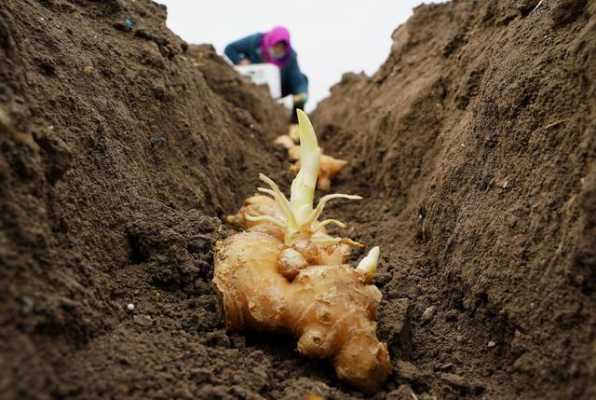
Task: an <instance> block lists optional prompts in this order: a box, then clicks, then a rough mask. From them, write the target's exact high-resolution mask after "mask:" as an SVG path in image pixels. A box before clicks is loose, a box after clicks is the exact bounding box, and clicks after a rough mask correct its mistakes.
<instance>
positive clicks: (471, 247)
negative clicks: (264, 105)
mask: <svg viewBox="0 0 596 400" xmlns="http://www.w3.org/2000/svg"><path fill="white" fill-rule="evenodd" d="M526 3H527V4H526V6H524V7H522V6H523V4H522V2H516V1H498V2H485V3H482V5H481V4H480V3H479V2H472V1H455V2H452V3H449V4H445V5H435V6H422V7H419V8H417V9H416V11H415V15H414V16H413V17H412V18H411V19H410V20H409V21H408V23H407V24H405V25H403V26H401V27H400V28H398V29H397V30H396V31H395V33H394V36H393V37H394V47H393V49H392V53H391V56H390V57H389V59H388V60H387V62H386V63H385V64H384V65H383V66H382V67H381V69H380V70H379V71H378V72H377V73H376V74H375V75H374V76H373V77H372V78H367V77H365V76H362V75H354V74H348V75H345V76H344V77H343V80H342V82H341V83H340V84H338V85H337V86H335V87H334V88H333V90H332V95H331V97H330V98H329V99H327V100H325V101H324V102H323V103H322V104H321V105H320V106H319V107H318V109H317V111H316V115H315V120H316V125H317V126H318V128H319V132H320V134H321V135H322V136H323V137H324V138H325V143H326V147H327V148H329V149H333V151H334V152H336V153H337V154H338V155H339V156H341V157H342V158H347V159H350V160H351V168H350V169H349V170H347V171H346V172H345V173H344V174H343V176H342V179H343V181H342V183H341V185H340V186H339V187H338V188H337V190H339V191H354V190H355V188H358V191H359V192H360V193H362V194H364V195H365V196H367V197H369V198H370V199H371V200H370V201H371V203H370V204H368V205H366V206H362V205H350V206H349V207H347V208H346V209H345V210H346V211H343V212H342V214H344V215H357V218H356V225H355V227H354V230H355V231H356V232H363V237H361V238H358V237H357V239H362V240H363V241H365V242H369V243H370V242H373V243H375V244H379V245H381V247H382V249H383V251H384V254H385V263H384V268H383V269H384V271H386V273H387V278H386V279H387V280H388V282H387V283H386V284H385V285H384V286H383V290H384V295H385V303H384V304H385V307H386V308H387V309H389V310H391V309H392V307H393V304H395V303H397V302H400V301H403V300H401V299H402V298H407V299H409V301H410V304H411V314H410V318H409V321H410V324H411V335H410V337H411V339H412V345H411V347H410V348H408V349H407V351H406V353H407V354H403V355H404V356H406V355H407V357H408V358H409V360H410V362H411V363H412V364H413V365H414V366H415V367H416V369H417V370H418V374H419V375H417V376H415V377H411V376H410V375H411V373H410V372H408V371H407V370H406V372H404V373H401V372H400V371H398V373H397V377H396V380H397V381H399V382H402V381H403V382H407V383H410V384H411V385H413V387H414V389H415V391H416V392H418V393H421V392H422V393H424V392H430V393H432V394H435V395H436V396H438V398H461V397H470V398H474V397H478V398H499V399H501V398H506V399H513V398H524V399H526V398H540V399H546V398H549V399H550V398H556V399H563V398H565V399H578V398H585V399H588V398H595V396H596V387H595V382H596V375H595V373H596V307H595V297H594V296H595V293H594V289H595V285H596V224H595V218H596V213H595V211H596V209H595V204H596V197H595V196H596V191H595V185H596V166H595V163H594V160H595V157H596V86H595V82H596V69H595V67H594V66H595V65H596V2H590V4H586V2H585V1H584V2H581V1H560V2H556V1H545V2H543V3H542V5H541V6H540V7H539V8H538V9H536V10H534V11H533V12H529V10H531V9H533V7H534V6H536V4H537V3H538V2H537V1H534V2H526ZM530 3H532V4H530ZM524 4H525V3H524ZM525 7H527V8H525ZM428 307H434V314H433V316H432V318H430V319H429V318H428V316H429V314H430V313H431V311H432V309H431V311H428V312H427V315H426V316H425V315H424V312H425V310H426V309H427V308H428ZM425 317H427V318H425ZM380 323H381V326H382V325H383V324H384V320H383V318H381V321H380ZM396 351H399V349H396ZM403 352H404V349H402V353H403ZM445 373H449V374H456V375H458V376H457V377H453V376H450V375H447V376H445V375H444V374H445Z"/></svg>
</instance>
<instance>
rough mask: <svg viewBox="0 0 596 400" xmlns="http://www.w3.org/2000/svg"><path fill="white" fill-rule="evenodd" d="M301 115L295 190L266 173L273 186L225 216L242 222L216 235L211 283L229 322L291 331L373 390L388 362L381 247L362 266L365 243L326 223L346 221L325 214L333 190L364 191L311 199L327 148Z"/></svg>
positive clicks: (310, 350)
mask: <svg viewBox="0 0 596 400" xmlns="http://www.w3.org/2000/svg"><path fill="white" fill-rule="evenodd" d="M298 118H299V123H300V144H301V146H300V165H301V168H300V171H299V172H298V174H297V175H296V178H295V179H294V180H293V181H292V185H291V190H290V192H291V195H290V199H289V200H288V199H287V198H286V196H285V195H284V194H283V193H282V192H281V190H280V188H279V187H278V186H277V185H276V184H275V182H273V181H272V180H271V179H269V178H268V177H266V176H265V175H262V174H261V176H260V178H261V180H262V181H263V182H264V183H265V184H267V187H263V188H259V189H258V190H259V192H260V194H257V195H255V196H252V197H250V198H249V199H247V200H246V202H245V204H244V206H243V207H242V208H241V209H240V211H239V212H238V213H237V214H236V215H233V216H230V217H228V221H229V222H232V223H235V224H238V225H240V226H242V227H244V228H245V229H246V231H245V232H242V233H238V234H234V235H232V236H230V237H228V238H227V239H225V240H223V241H220V242H218V243H217V245H216V252H215V274H214V279H213V280H214V284H215V287H216V289H217V291H218V292H219V294H220V296H221V298H222V303H223V310H224V314H225V320H226V326H227V328H228V329H229V330H234V331H242V330H258V331H271V332H286V333H289V334H291V335H293V336H294V337H296V338H297V339H298V345H297V347H298V351H299V352H300V353H301V354H304V355H305V356H308V357H314V358H329V359H332V360H333V364H334V367H335V370H336V372H337V375H338V376H339V378H340V379H342V380H344V381H346V382H348V383H350V384H352V385H354V386H356V387H358V388H360V389H361V390H364V391H367V392H373V391H375V390H376V389H377V388H378V387H379V386H380V385H381V384H382V383H383V382H384V381H385V379H386V378H387V376H388V375H389V374H390V371H391V362H390V359H389V352H388V350H387V346H386V345H385V344H384V343H381V342H380V341H379V340H378V339H377V336H376V311H377V307H378V305H379V302H380V301H381V292H380V291H379V289H378V288H377V287H376V286H374V285H372V284H371V282H372V278H373V276H374V273H375V271H376V268H377V263H378V260H379V248H378V247H375V248H373V249H372V250H371V251H370V252H369V254H368V255H367V256H366V257H364V258H363V259H362V260H361V261H360V263H359V264H358V266H357V267H356V268H354V267H352V266H350V265H348V264H346V262H347V258H348V257H349V255H350V250H351V248H352V247H362V246H363V245H362V244H360V243H357V242H355V241H352V240H350V239H348V238H341V237H333V236H331V235H330V234H329V233H328V232H327V230H326V227H327V226H328V225H332V224H334V225H337V226H339V227H345V224H344V223H343V222H341V221H338V220H335V219H326V220H321V221H320V220H319V218H320V217H321V214H322V212H323V210H324V207H325V205H326V204H327V202H329V201H330V200H333V199H337V198H343V199H350V200H357V199H360V197H359V196H353V195H345V194H331V195H327V196H323V197H322V198H321V199H320V200H319V202H318V204H317V206H316V207H314V206H313V201H314V193H315V186H316V182H317V175H318V173H319V167H320V161H321V157H320V155H321V150H320V148H319V147H318V143H317V138H316V135H315V133H314V130H313V128H312V125H311V123H310V121H309V120H308V117H307V116H306V114H304V113H303V112H301V111H298Z"/></svg>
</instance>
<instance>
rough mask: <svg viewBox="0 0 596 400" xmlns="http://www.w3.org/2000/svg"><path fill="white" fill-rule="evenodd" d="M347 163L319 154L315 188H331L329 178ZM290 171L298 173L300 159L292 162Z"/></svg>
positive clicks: (324, 189) (325, 189) (326, 189)
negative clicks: (319, 160) (319, 168)
mask: <svg viewBox="0 0 596 400" xmlns="http://www.w3.org/2000/svg"><path fill="white" fill-rule="evenodd" d="M347 163H348V162H347V161H346V160H340V159H339V158H334V157H331V156H328V155H325V154H321V170H320V173H319V179H318V181H317V188H319V189H320V190H323V191H328V190H329V189H331V179H333V177H335V175H337V174H339V173H340V172H341V170H342V169H343V168H344V167H345V166H346V164H347ZM290 171H292V172H294V173H298V171H300V161H296V162H295V163H294V164H292V165H291V166H290Z"/></svg>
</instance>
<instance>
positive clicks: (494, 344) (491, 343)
mask: <svg viewBox="0 0 596 400" xmlns="http://www.w3.org/2000/svg"><path fill="white" fill-rule="evenodd" d="M496 345H497V344H496V343H495V342H494V341H492V340H491V341H490V342H488V344H487V347H488V348H489V349H492V348H493V347H495V346H496Z"/></svg>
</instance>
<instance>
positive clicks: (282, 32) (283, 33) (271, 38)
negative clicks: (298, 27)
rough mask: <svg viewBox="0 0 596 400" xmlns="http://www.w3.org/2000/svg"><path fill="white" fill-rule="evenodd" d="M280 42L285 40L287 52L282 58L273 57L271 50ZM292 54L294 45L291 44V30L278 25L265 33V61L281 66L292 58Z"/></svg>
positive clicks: (262, 44) (262, 53)
mask: <svg viewBox="0 0 596 400" xmlns="http://www.w3.org/2000/svg"><path fill="white" fill-rule="evenodd" d="M279 42H284V43H285V44H286V54H285V55H284V56H283V57H282V58H273V57H271V54H270V53H269V50H270V49H271V47H273V46H275V45H276V44H277V43H279ZM291 55H292V45H291V44H290V32H289V31H288V30H287V29H286V28H285V27H283V26H276V27H275V28H273V29H272V30H270V31H269V32H267V33H265V34H264V35H263V39H262V41H261V56H262V57H263V60H264V61H265V62H268V63H271V64H275V65H277V66H278V67H280V68H281V67H283V66H284V65H286V63H287V62H288V61H289V60H290V56H291Z"/></svg>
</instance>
